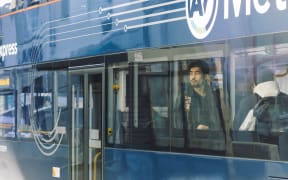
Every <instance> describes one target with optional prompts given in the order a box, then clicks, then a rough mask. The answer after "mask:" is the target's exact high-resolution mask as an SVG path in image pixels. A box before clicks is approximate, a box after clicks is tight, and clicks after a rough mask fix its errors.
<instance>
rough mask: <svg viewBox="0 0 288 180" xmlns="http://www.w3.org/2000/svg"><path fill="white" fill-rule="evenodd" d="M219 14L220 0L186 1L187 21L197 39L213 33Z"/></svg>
mask: <svg viewBox="0 0 288 180" xmlns="http://www.w3.org/2000/svg"><path fill="white" fill-rule="evenodd" d="M217 12H218V0H186V19H187V23H188V26H189V29H190V31H191V33H192V34H193V36H194V37H195V38H197V39H204V38H205V37H207V36H208V35H209V33H210V32H211V30H212V28H213V26H214V23H215V20H216V16H217Z"/></svg>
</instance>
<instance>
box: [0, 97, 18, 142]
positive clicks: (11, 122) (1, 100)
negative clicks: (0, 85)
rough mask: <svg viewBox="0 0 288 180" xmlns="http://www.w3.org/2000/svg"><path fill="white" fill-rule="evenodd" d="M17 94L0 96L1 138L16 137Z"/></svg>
mask: <svg viewBox="0 0 288 180" xmlns="http://www.w3.org/2000/svg"><path fill="white" fill-rule="evenodd" d="M14 102H15V94H13V92H12V93H11V92H10V93H7V94H6V93H5V94H2V93H1V94H0V137H10V138H14V137H15V125H16V122H15V121H16V113H15V108H14V104H15V103H14Z"/></svg>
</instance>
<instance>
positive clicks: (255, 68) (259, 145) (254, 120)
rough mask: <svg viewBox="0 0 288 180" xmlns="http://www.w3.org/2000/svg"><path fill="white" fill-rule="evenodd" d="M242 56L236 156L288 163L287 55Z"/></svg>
mask: <svg viewBox="0 0 288 180" xmlns="http://www.w3.org/2000/svg"><path fill="white" fill-rule="evenodd" d="M275 47H277V46H275ZM282 48H283V46H282ZM252 50H253V49H249V51H252ZM258 50H259V49H258ZM263 50H264V49H263ZM275 52H276V51H275ZM243 53H247V52H245V51H243ZM258 53H259V52H258ZM243 57H244V56H243V55H242V54H241V53H240V54H239V56H236V58H235V59H234V63H235V67H237V68H236V70H235V75H236V76H235V118H234V121H233V129H234V132H233V143H232V145H233V152H234V156H241V157H250V158H260V159H271V160H287V159H288V156H287V139H288V135H287V131H288V94H287V92H288V90H287V80H288V79H287V77H288V76H287V68H288V61H287V55H277V54H273V55H271V54H267V53H266V52H265V51H263V52H262V53H261V54H259V55H258V54H257V55H255V54H253V55H251V56H245V58H243ZM238 80H239V81H238ZM244 83H246V84H244Z"/></svg>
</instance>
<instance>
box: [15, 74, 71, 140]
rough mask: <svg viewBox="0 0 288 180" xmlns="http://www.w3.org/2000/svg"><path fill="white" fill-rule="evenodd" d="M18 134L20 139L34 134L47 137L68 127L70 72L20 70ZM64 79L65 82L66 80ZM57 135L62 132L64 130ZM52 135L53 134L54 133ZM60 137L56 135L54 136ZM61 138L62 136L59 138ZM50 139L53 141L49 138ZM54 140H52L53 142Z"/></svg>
mask: <svg viewBox="0 0 288 180" xmlns="http://www.w3.org/2000/svg"><path fill="white" fill-rule="evenodd" d="M18 76H19V78H21V80H22V81H21V82H19V84H21V85H20V87H19V89H20V91H21V93H19V101H20V103H19V105H20V107H19V116H20V117H21V121H18V133H19V135H18V136H19V137H20V138H32V137H33V135H34V136H35V135H38V134H40V136H43V137H44V139H45V138H48V137H50V136H51V134H54V133H55V132H56V129H58V130H59V129H61V127H65V126H66V123H67V121H66V118H67V88H68V86H67V84H66V83H65V82H67V79H66V78H67V74H66V72H65V71H63V72H62V71H39V72H35V70H34V71H33V70H31V71H28V72H27V71H20V70H19V72H18ZM63 82H64V83H63ZM59 133H60V132H56V134H58V135H61V133H63V132H61V133H60V134H59ZM51 137H52V136H51ZM55 137H57V136H54V137H53V138H55ZM58 140H59V139H58ZM49 142H50V140H49ZM51 142H52V141H51Z"/></svg>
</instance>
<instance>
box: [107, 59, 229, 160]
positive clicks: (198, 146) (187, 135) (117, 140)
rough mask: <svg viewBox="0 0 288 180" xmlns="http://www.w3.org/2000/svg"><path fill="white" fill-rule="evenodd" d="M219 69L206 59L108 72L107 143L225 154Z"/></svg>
mask: <svg viewBox="0 0 288 180" xmlns="http://www.w3.org/2000/svg"><path fill="white" fill-rule="evenodd" d="M223 64H224V60H222V58H209V59H198V60H182V61H177V62H174V61H173V62H169V61H166V62H150V63H149V62H148V63H137V64H131V65H130V66H129V67H127V68H115V69H113V68H112V67H111V69H110V68H109V70H108V71H109V74H110V75H111V76H110V77H113V78H111V79H110V80H109V83H108V84H109V85H108V87H109V88H108V91H109V96H108V97H109V98H110V99H109V100H108V102H109V104H108V109H109V112H108V119H109V120H108V129H109V128H110V129H112V130H113V131H111V132H112V134H111V135H109V134H108V142H109V144H114V145H116V144H117V145H123V146H128V147H133V148H144V149H153V150H159V149H160V150H168V151H169V150H170V151H171V150H172V151H181V152H183V151H185V152H187V151H189V152H195V153H209V154H215V153H216V154H222V155H223V154H224V153H225V135H224V129H225V128H224V126H225V125H224V119H223V112H222V103H223V102H222V100H223V72H222V69H223ZM194 76H195V77H194ZM111 97H113V98H111Z"/></svg>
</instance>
